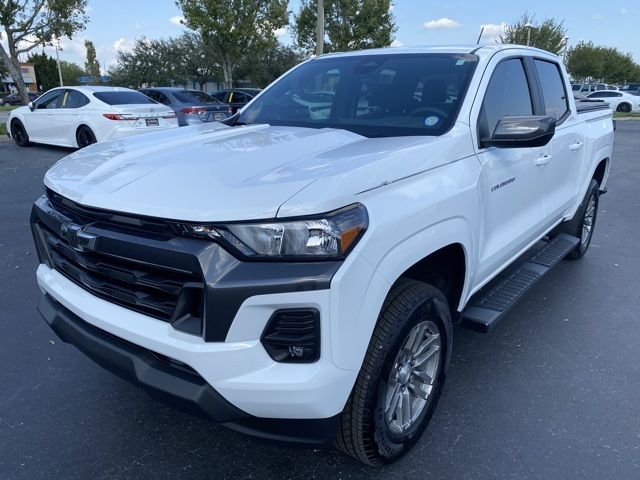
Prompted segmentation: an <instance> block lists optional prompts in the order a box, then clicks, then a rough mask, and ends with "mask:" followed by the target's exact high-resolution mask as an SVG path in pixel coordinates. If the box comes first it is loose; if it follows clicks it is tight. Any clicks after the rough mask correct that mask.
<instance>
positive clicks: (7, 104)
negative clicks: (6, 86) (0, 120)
mask: <svg viewBox="0 0 640 480" xmlns="http://www.w3.org/2000/svg"><path fill="white" fill-rule="evenodd" d="M2 106H3V107H10V106H11V104H10V103H9V102H4V103H3V104H2Z"/></svg>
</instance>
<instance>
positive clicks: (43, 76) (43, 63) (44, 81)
mask: <svg viewBox="0 0 640 480" xmlns="http://www.w3.org/2000/svg"><path fill="white" fill-rule="evenodd" d="M27 62H31V63H33V65H34V68H35V70H36V80H37V81H38V86H40V87H42V91H43V92H46V91H47V90H50V89H52V88H54V87H59V86H60V78H59V75H58V64H57V63H56V59H55V58H53V57H50V56H49V55H47V54H46V53H44V52H42V53H31V54H30V55H29V56H28V57H27Z"/></svg>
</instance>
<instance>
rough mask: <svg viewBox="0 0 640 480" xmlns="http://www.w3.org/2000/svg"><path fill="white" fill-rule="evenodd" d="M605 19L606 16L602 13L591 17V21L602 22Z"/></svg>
mask: <svg viewBox="0 0 640 480" xmlns="http://www.w3.org/2000/svg"><path fill="white" fill-rule="evenodd" d="M603 18H604V15H602V14H601V13H594V14H593V15H591V20H602V19H603Z"/></svg>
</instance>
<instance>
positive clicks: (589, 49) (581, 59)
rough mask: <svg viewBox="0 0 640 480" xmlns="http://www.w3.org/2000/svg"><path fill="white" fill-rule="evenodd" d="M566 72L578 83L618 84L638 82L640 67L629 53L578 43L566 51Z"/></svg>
mask: <svg viewBox="0 0 640 480" xmlns="http://www.w3.org/2000/svg"><path fill="white" fill-rule="evenodd" d="M567 71H568V72H569V74H570V75H571V76H572V77H573V78H574V79H575V80H578V81H581V82H586V83H591V82H603V83H610V84H619V83H625V82H633V81H639V80H640V75H639V74H640V66H638V65H637V64H636V63H635V62H634V61H633V57H632V56H631V54H630V53H621V52H620V51H619V50H617V49H616V48H610V47H605V46H602V45H594V44H593V42H584V41H582V42H580V43H578V45H576V46H575V47H572V48H570V49H569V50H568V51H567Z"/></svg>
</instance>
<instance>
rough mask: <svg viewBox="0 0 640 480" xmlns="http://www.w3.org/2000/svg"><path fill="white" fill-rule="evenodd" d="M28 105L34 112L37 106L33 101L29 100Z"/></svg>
mask: <svg viewBox="0 0 640 480" xmlns="http://www.w3.org/2000/svg"><path fill="white" fill-rule="evenodd" d="M28 107H29V110H31V111H32V112H33V111H34V110H35V109H36V106H35V104H34V103H33V102H29V105H28Z"/></svg>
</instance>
